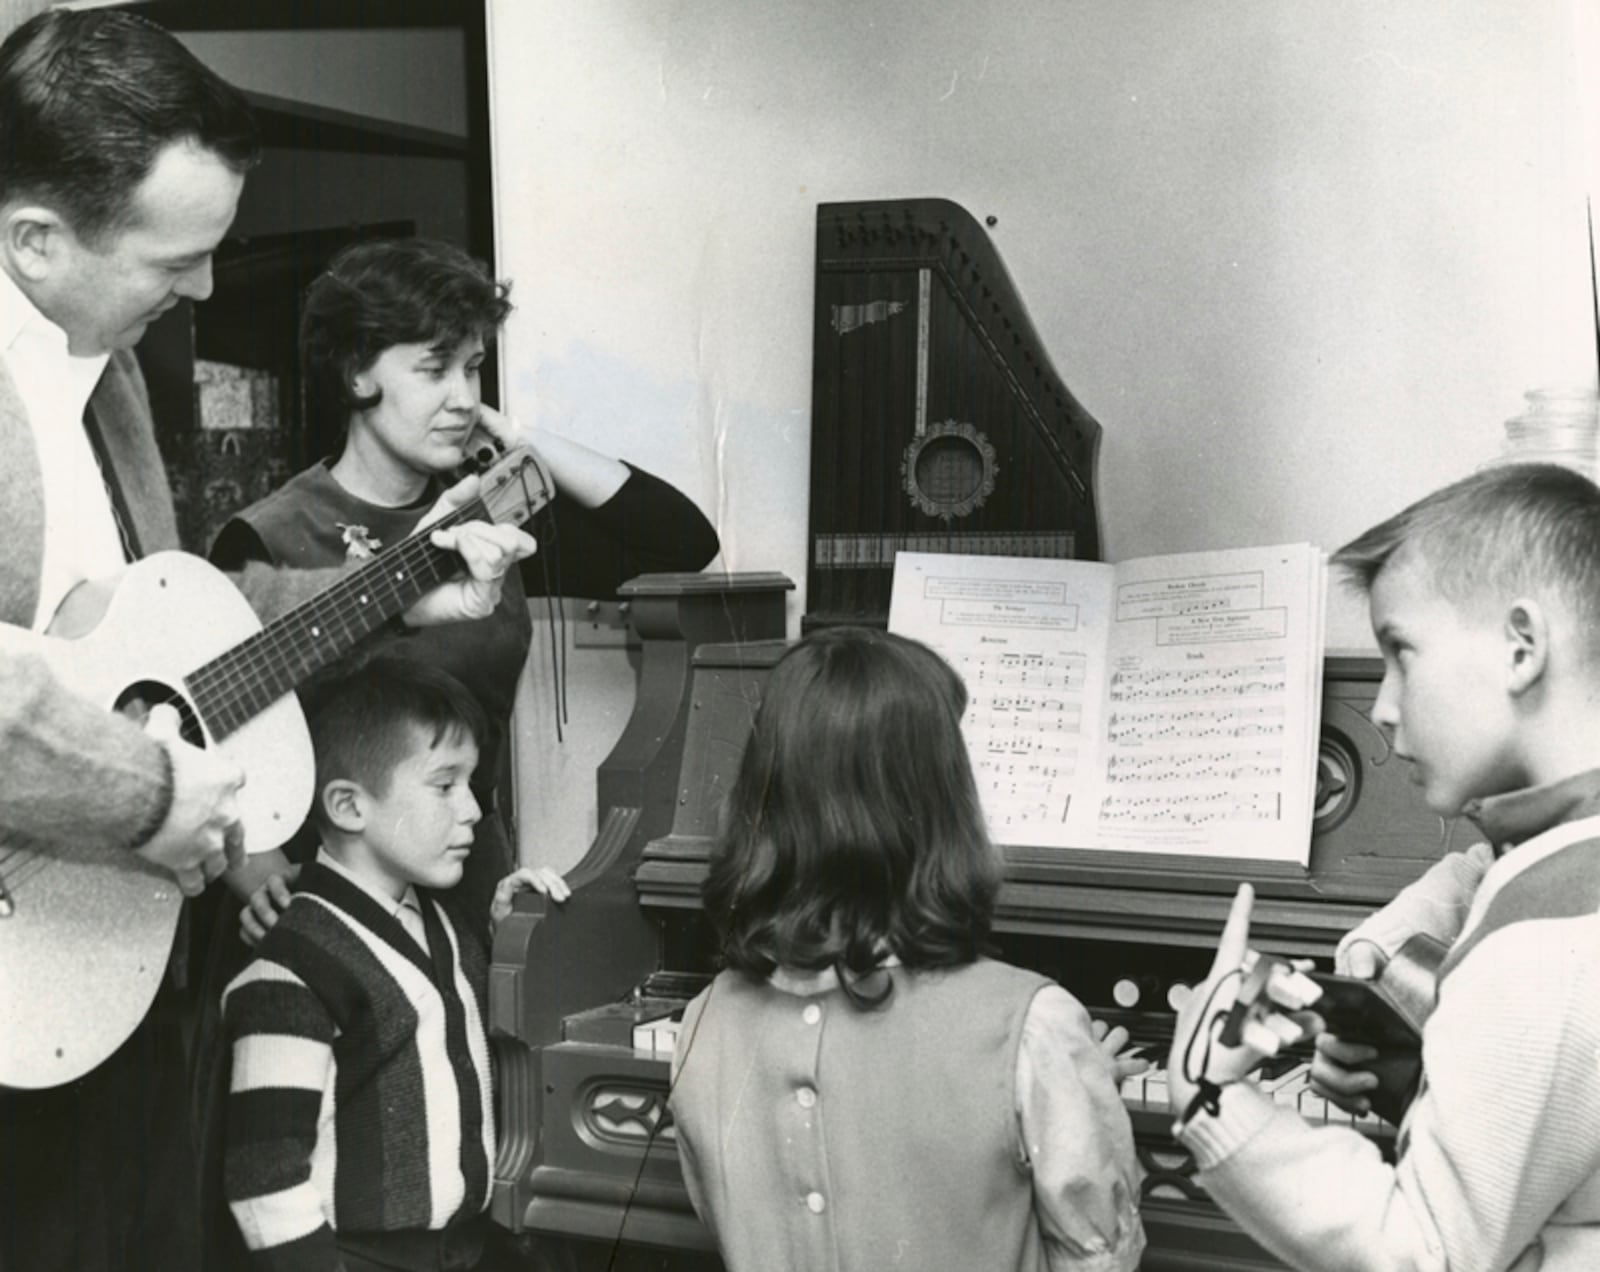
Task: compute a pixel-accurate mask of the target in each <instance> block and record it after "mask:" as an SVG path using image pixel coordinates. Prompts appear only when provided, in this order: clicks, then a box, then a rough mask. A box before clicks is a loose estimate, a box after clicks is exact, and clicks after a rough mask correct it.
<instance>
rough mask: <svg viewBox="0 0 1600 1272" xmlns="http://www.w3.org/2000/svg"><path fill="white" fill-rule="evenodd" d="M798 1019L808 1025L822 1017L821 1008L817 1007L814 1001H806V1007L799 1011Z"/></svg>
mask: <svg viewBox="0 0 1600 1272" xmlns="http://www.w3.org/2000/svg"><path fill="white" fill-rule="evenodd" d="M800 1019H801V1020H803V1021H805V1022H806V1024H808V1025H814V1024H816V1023H817V1021H819V1020H821V1019H822V1008H820V1007H818V1006H817V1005H816V1003H807V1004H806V1009H805V1010H804V1011H803V1012H801V1013H800Z"/></svg>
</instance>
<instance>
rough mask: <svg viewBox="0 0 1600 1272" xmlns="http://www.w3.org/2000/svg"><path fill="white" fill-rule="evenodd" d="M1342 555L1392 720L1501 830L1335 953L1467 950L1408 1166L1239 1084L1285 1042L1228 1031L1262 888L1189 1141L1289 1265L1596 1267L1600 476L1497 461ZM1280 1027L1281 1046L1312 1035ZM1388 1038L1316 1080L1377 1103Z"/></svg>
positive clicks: (1449, 809) (1359, 957)
mask: <svg viewBox="0 0 1600 1272" xmlns="http://www.w3.org/2000/svg"><path fill="white" fill-rule="evenodd" d="M1334 562H1335V564H1337V565H1342V566H1344V567H1345V568H1346V569H1348V570H1349V571H1350V572H1351V575H1352V577H1353V579H1354V581H1355V582H1356V583H1357V584H1358V585H1359V586H1360V587H1362V588H1363V589H1364V590H1365V592H1366V594H1367V596H1368V600H1369V602H1370V605H1371V611H1372V625H1373V631H1374V633H1375V635H1376V637H1377V641H1378V646H1379V648H1380V650H1381V652H1382V654H1383V659H1384V679H1383V684H1382V686H1381V688H1380V690H1379V693H1378V698H1377V702H1376V703H1375V705H1374V707H1373V711H1372V717H1373V720H1374V722H1375V723H1377V724H1378V725H1379V726H1380V727H1381V728H1382V729H1383V730H1384V731H1385V733H1387V734H1388V735H1389V736H1390V737H1391V738H1392V740H1393V744H1394V751H1395V754H1396V756H1397V757H1398V758H1399V759H1401V760H1404V761H1406V762H1408V763H1410V764H1411V765H1412V766H1413V770H1414V778H1415V780H1416V782H1417V783H1418V785H1420V786H1421V788H1422V792H1423V798H1424V799H1425V800H1426V801H1427V803H1428V806H1429V807H1430V808H1431V809H1433V811H1435V812H1436V813H1438V814H1439V815H1440V816H1441V817H1453V816H1456V815H1458V814H1463V815H1466V816H1468V817H1470V818H1471V819H1472V820H1473V821H1474V822H1476V824H1477V825H1478V827H1479V829H1480V830H1481V831H1482V832H1483V834H1484V836H1485V838H1486V840H1487V845H1478V846H1476V847H1474V848H1473V849H1471V850H1469V852H1467V853H1458V854H1451V855H1449V856H1447V857H1446V858H1445V859H1444V860H1443V861H1441V862H1440V863H1438V864H1437V865H1436V866H1435V867H1434V868H1433V869H1432V870H1431V871H1430V872H1429V873H1428V874H1427V875H1426V876H1424V877H1423V878H1422V879H1421V880H1419V881H1418V882H1417V883H1416V884H1414V885H1412V887H1410V888H1408V889H1406V891H1405V892H1403V893H1402V894H1401V895H1400V896H1399V897H1398V898H1396V900H1395V901H1394V902H1393V903H1392V904H1391V905H1390V906H1388V907H1386V908H1385V909H1384V910H1383V911H1380V912H1379V913H1378V914H1377V915H1375V916H1373V918H1372V919H1370V920H1368V922H1366V923H1364V924H1363V925H1362V926H1361V927H1359V928H1357V929H1356V930H1355V931H1354V932H1352V933H1351V934H1350V936H1349V937H1348V938H1347V939H1346V941H1345V942H1344V943H1343V945H1342V946H1341V958H1342V960H1343V961H1344V962H1345V964H1346V965H1347V966H1348V967H1349V968H1350V969H1351V970H1357V971H1362V972H1368V973H1381V970H1382V967H1383V964H1384V962H1385V961H1386V960H1387V959H1389V958H1391V957H1393V956H1394V955H1395V953H1396V952H1397V951H1398V949H1399V947H1400V945H1401V944H1402V943H1403V942H1404V941H1405V940H1406V939H1407V938H1408V937H1409V936H1410V935H1412V934H1413V933H1416V932H1428V933H1430V934H1432V935H1434V936H1436V937H1438V938H1441V939H1442V940H1444V941H1445V942H1447V943H1448V946H1449V948H1448V953H1447V955H1446V956H1445V960H1444V963H1443V966H1442V967H1441V968H1440V972H1439V977H1438V982H1437V988H1436V996H1435V1005H1434V1007H1433V1009H1432V1013H1431V1015H1429V1016H1428V1018H1427V1021H1426V1024H1425V1026H1424V1031H1423V1040H1422V1060H1423V1076H1422V1082H1421V1088H1420V1090H1419V1093H1418V1094H1417V1096H1416V1098H1415V1100H1414V1101H1413V1102H1412V1104H1411V1105H1410V1108H1409V1110H1408V1111H1407V1112H1406V1114H1405V1117H1404V1119H1403V1121H1402V1124H1401V1126H1400V1131H1399V1139H1398V1142H1397V1145H1396V1150H1397V1151H1396V1160H1395V1162H1394V1164H1392V1165H1391V1164H1389V1163H1387V1162H1385V1161H1384V1160H1383V1158H1382V1157H1381V1155H1380V1154H1379V1151H1378V1148H1377V1145H1376V1144H1374V1143H1373V1142H1372V1141H1371V1140H1369V1139H1367V1138H1365V1137H1364V1136H1362V1135H1360V1134H1359V1133H1358V1132H1356V1131H1354V1130H1351V1129H1338V1128H1313V1127H1310V1126H1308V1125H1307V1124H1306V1123H1305V1122H1303V1121H1301V1119H1300V1118H1299V1117H1298V1116H1297V1115H1296V1114H1294V1113H1292V1112H1290V1111H1288V1110H1286V1109H1282V1108H1276V1107H1274V1105H1273V1104H1272V1102H1271V1100H1270V1099H1269V1098H1268V1097H1266V1096H1264V1095H1262V1094H1261V1093H1260V1092H1259V1091H1256V1090H1254V1089H1253V1088H1252V1087H1251V1086H1250V1085H1249V1084H1247V1083H1241V1082H1240V1081H1239V1080H1238V1079H1239V1078H1241V1077H1242V1076H1243V1075H1244V1074H1245V1073H1246V1072H1247V1071H1248V1070H1249V1068H1250V1067H1251V1066H1252V1065H1253V1064H1254V1063H1255V1062H1256V1061H1257V1060H1259V1058H1260V1056H1261V1054H1262V1052H1263V1051H1264V1050H1271V1049H1272V1045H1273V1044H1272V1043H1271V1042H1270V1040H1269V1041H1267V1042H1265V1043H1261V1044H1260V1045H1241V1046H1238V1047H1225V1046H1223V1045H1222V1044H1221V1043H1220V1040H1218V1039H1217V1038H1216V1036H1215V1035H1216V1033H1217V1032H1218V1031H1219V1029H1220V1023H1219V1022H1220V1019H1221V1017H1222V1014H1223V1013H1224V1012H1226V1010H1227V1008H1228V1007H1229V1005H1230V1004H1231V1002H1232V1000H1233V998H1234V996H1235V988H1236V986H1237V984H1238V980H1237V979H1236V976H1235V972H1236V970H1237V969H1238V967H1239V964H1240V961H1241V959H1242V957H1243V955H1244V953H1245V947H1246V944H1247V940H1248V923H1249V901H1250V897H1249V889H1248V887H1245V888H1241V890H1240V897H1239V898H1238V899H1237V900H1236V902H1235V905H1234V912H1233V914H1232V916H1231V917H1230V920H1229V923H1228V928H1227V930H1226V931H1225V932H1224V934H1223V939H1222V943H1221V947H1220V948H1219V951H1218V956H1217V961H1216V964H1215V967H1214V969H1213V972H1212V979H1211V981H1210V982H1209V983H1208V985H1207V986H1206V987H1204V989H1203V990H1202V991H1201V992H1200V993H1197V994H1196V995H1195V999H1194V1002H1193V1005H1192V1006H1191V1007H1190V1008H1188V1009H1186V1011H1185V1012H1184V1013H1183V1014H1182V1015H1181V1016H1180V1019H1179V1023H1178V1027H1177V1031H1176V1037H1175V1041H1174V1046H1173V1052H1172V1063H1173V1073H1172V1088H1171V1089H1172V1098H1173V1107H1174V1109H1175V1110H1176V1111H1177V1112H1178V1113H1179V1114H1180V1122H1179V1125H1178V1127H1177V1132H1178V1135H1179V1138H1180V1139H1181V1140H1182V1142H1183V1143H1185V1144H1186V1145H1187V1146H1188V1147H1189V1148H1190V1149H1192V1150H1193V1151H1194V1153H1195V1157H1196V1160H1197V1162H1198V1164H1199V1166H1200V1168H1201V1173H1200V1176H1199V1178H1200V1180H1201V1182H1202V1183H1204V1184H1205V1186H1206V1188H1207V1189H1208V1190H1209V1191H1210V1193H1211V1195H1212V1196H1213V1197H1214V1198H1215V1199H1216V1201H1217V1202H1218V1203H1219V1204H1220V1205H1221V1206H1222V1207H1223V1208H1224V1209H1225V1210H1227V1211H1228V1212H1229V1213H1230V1214H1231V1215H1232V1216H1233V1217H1234V1218H1235V1219H1236V1220H1238V1222H1239V1223H1240V1225H1241V1226H1242V1227H1244V1228H1245V1229H1246V1230H1247V1231H1248V1232H1249V1233H1250V1234H1251V1235H1252V1236H1254V1237H1255V1238H1256V1240H1258V1241H1260V1242H1261V1243H1262V1244H1263V1245H1264V1246H1266V1248H1267V1249H1268V1250H1270V1251H1271V1252H1272V1253H1273V1254H1274V1255H1276V1256H1277V1257H1279V1258H1281V1259H1283V1260H1284V1261H1285V1262H1287V1263H1289V1264H1290V1265H1291V1266H1293V1267H1296V1268H1303V1269H1351V1268H1361V1269H1387V1268H1396V1269H1399V1268H1403V1269H1408V1270H1420V1269H1436V1270H1438V1272H1446V1270H1448V1272H1468V1270H1474V1272H1475V1270H1478V1269H1506V1268H1510V1269H1516V1270H1517V1272H1533V1270H1534V1269H1538V1270H1539V1272H1579V1270H1580V1269H1582V1270H1584V1272H1588V1270H1590V1269H1594V1268H1600V1063H1597V1059H1600V767H1597V765H1600V489H1597V488H1596V486H1595V485H1594V484H1593V483H1592V482H1590V481H1589V480H1588V479H1586V478H1584V477H1582V476H1580V475H1578V474H1576V473H1573V472H1570V471H1568V470H1566V469H1563V468H1558V467H1554V466H1550V465H1516V466H1511V467H1501V468H1494V469H1489V470H1486V471H1483V472H1480V473H1477V474H1474V475H1473V476H1471V477H1468V478H1465V479H1464V480H1462V481H1459V482H1456V483H1455V484H1453V485H1451V486H1448V487H1446V488H1445V489H1443V490H1440V491H1438V492H1436V493H1434V494H1432V495H1430V496H1428V497H1427V498H1425V499H1423V500H1421V501H1419V502H1418V503H1416V504H1414V505H1412V506H1411V507H1409V508H1407V509H1406V510H1405V511H1403V512H1402V513H1400V514H1399V515H1398V516H1396V517H1394V518H1391V519H1390V520H1388V521H1386V522H1384V523H1383V524H1381V525H1379V526H1377V527H1375V528H1373V529H1372V530H1369V531H1367V532H1366V533H1365V534H1363V535H1361V536H1360V537H1358V538H1357V539H1356V540H1354V541H1353V542H1352V543H1350V544H1349V545H1348V546H1346V547H1345V548H1343V549H1341V550H1340V551H1339V552H1338V553H1337V554H1335V556H1334ZM1357 964H1359V965H1360V966H1359V967H1358V966H1357ZM1296 1005H1305V999H1301V1000H1299V1002H1298V1003H1290V1004H1288V1006H1296ZM1309 1007H1310V1010H1311V1011H1312V1012H1315V1010H1316V1006H1315V1003H1314V1002H1311V1003H1310V1004H1309ZM1262 1023H1264V1024H1266V1025H1267V1026H1270V1029H1271V1030H1272V1031H1274V1032H1275V1034H1276V1035H1277V1036H1280V1037H1282V1038H1284V1039H1285V1040H1288V1039H1291V1038H1292V1037H1293V1036H1295V1035H1296V1034H1297V1033H1299V1032H1302V1031H1304V1030H1306V1029H1311V1030H1316V1029H1318V1028H1319V1027H1320V1022H1319V1021H1315V1020H1313V1021H1310V1022H1307V1021H1305V1020H1304V1019H1302V1020H1301V1021H1300V1022H1299V1028H1298V1029H1297V1028H1296V1027H1295V1026H1294V1025H1292V1024H1291V1023H1290V1021H1289V1017H1288V1016H1286V1015H1284V1014H1282V1013H1277V1014H1274V1015H1271V1016H1270V1018H1268V1019H1266V1020H1264V1021H1263V1022H1262ZM1251 1037H1252V1038H1253V1039H1255V1040H1257V1041H1258V1042H1259V1040H1261V1039H1262V1038H1263V1037H1264V1035H1263V1034H1261V1033H1260V1032H1259V1031H1257V1032H1256V1033H1254V1034H1253V1035H1251ZM1208 1040H1209V1047H1208V1045H1207V1044H1208ZM1191 1044H1193V1045H1191ZM1371 1054H1372V1053H1371V1052H1370V1051H1367V1050H1363V1049H1360V1048H1357V1047H1355V1046H1354V1045H1353V1044H1349V1043H1345V1042H1343V1041H1342V1040H1337V1039H1332V1038H1330V1037H1328V1036H1327V1035H1326V1034H1324V1035H1323V1036H1322V1037H1320V1038H1319V1039H1318V1056H1317V1060H1316V1064H1315V1068H1314V1074H1315V1077H1316V1081H1317V1084H1318V1086H1319V1087H1320V1088H1321V1089H1323V1090H1324V1091H1326V1092H1328V1093H1329V1094H1331V1095H1334V1096H1335V1097H1336V1098H1339V1099H1340V1100H1341V1102H1345V1103H1346V1104H1347V1106H1351V1107H1358V1108H1359V1107H1362V1105H1363V1103H1364V1101H1365V1098H1366V1095H1365V1093H1366V1092H1367V1091H1368V1090H1370V1089H1371V1086H1372V1085H1373V1079H1372V1078H1371V1076H1370V1075H1367V1074H1364V1073H1361V1072H1359V1068H1360V1065H1361V1064H1362V1062H1364V1061H1366V1060H1368V1059H1370V1058H1371ZM1201 1056H1209V1062H1208V1063H1205V1064H1201V1063H1199V1062H1198V1060H1197V1057H1201ZM1186 1057H1187V1058H1188V1061H1189V1063H1188V1065H1187V1067H1186V1066H1185V1063H1184V1061H1185V1058H1186ZM1352 1069H1354V1070H1356V1071H1354V1072H1352ZM1219 1088H1220V1090H1219Z"/></svg>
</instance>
